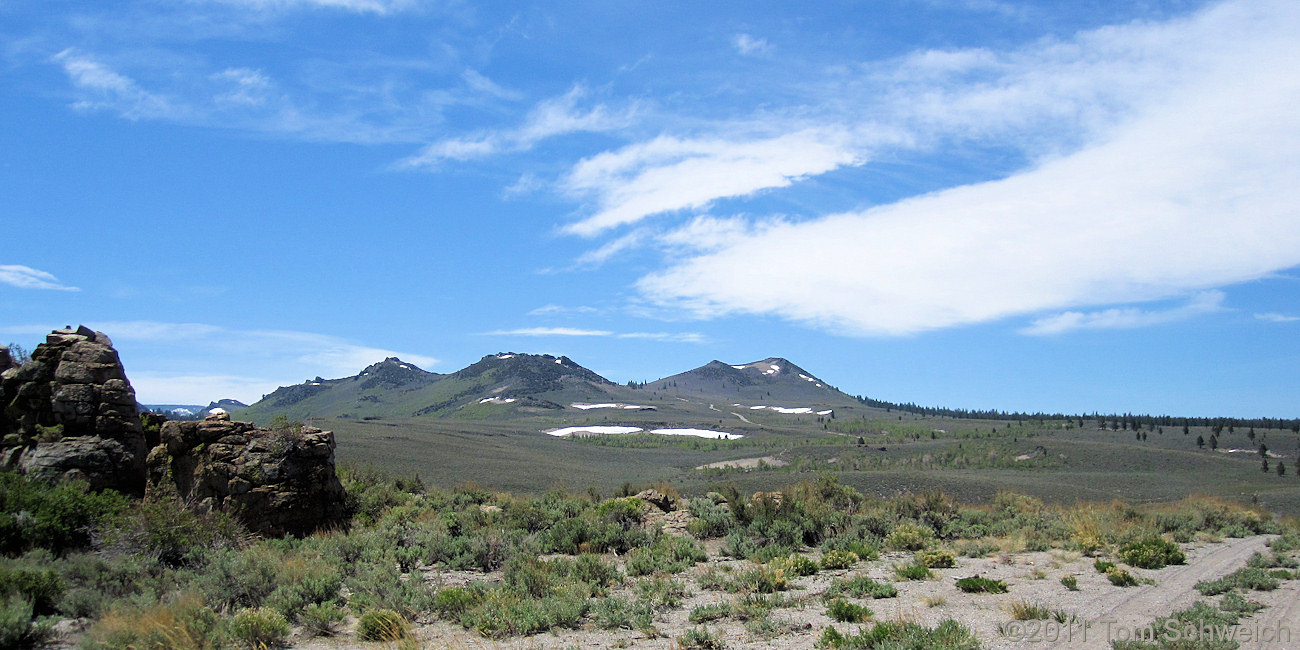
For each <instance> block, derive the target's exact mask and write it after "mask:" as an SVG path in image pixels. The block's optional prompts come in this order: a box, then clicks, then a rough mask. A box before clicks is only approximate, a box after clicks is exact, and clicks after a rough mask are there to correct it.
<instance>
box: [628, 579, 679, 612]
mask: <svg viewBox="0 0 1300 650" xmlns="http://www.w3.org/2000/svg"><path fill="white" fill-rule="evenodd" d="M633 591H634V592H635V593H636V595H637V598H638V599H639V600H642V601H645V602H647V603H650V605H651V606H653V607H654V608H656V609H662V608H665V607H677V606H679V605H681V604H682V599H683V598H685V597H686V585H685V584H683V583H681V582H678V581H676V580H674V579H672V578H670V577H668V576H665V575H662V574H661V575H657V576H654V577H651V578H642V579H641V580H638V581H637V582H636V584H635V585H634V586H633Z"/></svg>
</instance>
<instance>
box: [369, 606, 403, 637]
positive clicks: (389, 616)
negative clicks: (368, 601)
mask: <svg viewBox="0 0 1300 650" xmlns="http://www.w3.org/2000/svg"><path fill="white" fill-rule="evenodd" d="M410 635H411V626H410V624H409V623H407V622H406V619H405V618H403V617H402V615H401V614H398V613H397V612H395V611H393V610H391V609H376V610H371V611H368V612H366V613H364V614H362V615H361V619H360V620H359V621H358V622H357V638H359V639H361V640H362V641H400V640H402V639H405V638H407V637H409V636H410Z"/></svg>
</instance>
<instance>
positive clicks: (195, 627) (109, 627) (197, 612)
mask: <svg viewBox="0 0 1300 650" xmlns="http://www.w3.org/2000/svg"><path fill="white" fill-rule="evenodd" d="M85 645H86V646H88V647H90V648H95V649H96V650H133V649H135V648H175V649H177V650H208V649H216V648H224V647H226V646H227V645H228V644H227V643H226V639H225V638H224V637H223V635H222V634H221V633H220V630H219V629H218V620H217V614H216V612H214V611H213V610H212V608H210V607H208V605H207V603H205V602H204V601H203V598H202V596H200V595H198V594H197V593H195V592H182V593H179V594H174V595H172V596H171V597H169V598H167V599H165V600H163V601H161V602H157V603H154V604H152V605H144V606H141V605H134V604H131V603H127V602H122V603H119V604H117V605H114V606H113V607H111V608H110V609H108V611H106V612H105V613H104V615H102V616H101V617H100V618H99V620H98V621H96V622H95V624H94V625H92V626H91V628H90V630H89V632H88V633H87V635H86V642H85Z"/></svg>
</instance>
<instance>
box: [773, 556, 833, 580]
mask: <svg viewBox="0 0 1300 650" xmlns="http://www.w3.org/2000/svg"><path fill="white" fill-rule="evenodd" d="M768 566H770V567H771V568H773V569H780V570H781V571H782V572H784V573H785V575H786V576H788V577H792V578H802V577H804V576H811V575H816V574H817V571H818V570H819V569H820V568H821V567H819V566H818V565H817V563H816V562H813V561H812V560H810V559H808V558H807V557H805V556H803V555H799V554H798V553H795V554H792V555H790V556H789V557H784V558H777V559H775V560H772V561H771V562H769V563H768Z"/></svg>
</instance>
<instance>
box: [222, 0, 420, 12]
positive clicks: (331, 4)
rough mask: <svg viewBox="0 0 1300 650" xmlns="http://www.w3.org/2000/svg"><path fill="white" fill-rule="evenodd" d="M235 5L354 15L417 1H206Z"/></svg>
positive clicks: (394, 9)
mask: <svg viewBox="0 0 1300 650" xmlns="http://www.w3.org/2000/svg"><path fill="white" fill-rule="evenodd" d="M208 1H209V2H216V3H220V4H226V5H237V6H241V7H247V8H249V9H254V10H257V11H284V10H289V9H297V8H305V9H312V8H323V9H342V10H344V11H352V12H355V13H373V14H380V15H384V14H390V13H396V12H399V11H405V10H407V9H412V8H414V7H417V6H419V5H420V4H421V3H420V2H419V0H208Z"/></svg>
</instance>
